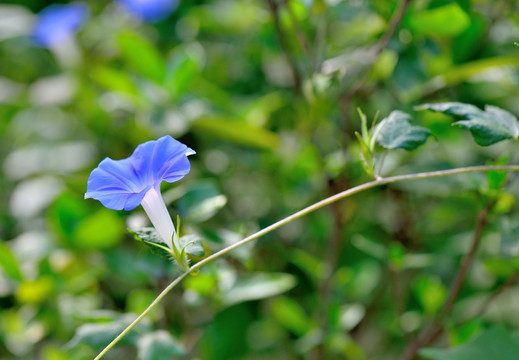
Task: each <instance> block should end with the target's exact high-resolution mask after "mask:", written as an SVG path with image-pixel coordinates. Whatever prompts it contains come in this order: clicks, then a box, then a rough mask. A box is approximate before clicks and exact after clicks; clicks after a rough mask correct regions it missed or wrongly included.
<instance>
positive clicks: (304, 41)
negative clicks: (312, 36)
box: [283, 0, 311, 59]
mask: <svg viewBox="0 0 519 360" xmlns="http://www.w3.org/2000/svg"><path fill="white" fill-rule="evenodd" d="M283 2H284V4H285V7H286V8H287V13H288V16H289V17H290V20H291V21H292V24H294V32H295V34H296V39H297V41H298V42H299V46H300V47H301V50H302V51H303V52H304V53H305V55H306V56H307V58H308V59H310V57H311V48H310V41H308V38H307V37H306V35H305V32H304V31H303V28H302V27H301V24H300V23H299V21H298V20H297V17H296V14H294V11H293V10H292V8H291V7H290V4H289V3H288V0H283Z"/></svg>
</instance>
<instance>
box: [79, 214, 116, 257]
mask: <svg viewBox="0 0 519 360" xmlns="http://www.w3.org/2000/svg"><path fill="white" fill-rule="evenodd" d="M123 234H124V223H123V221H122V220H121V218H120V217H119V216H118V215H117V213H115V212H113V211H110V210H107V209H101V210H99V211H97V212H96V213H94V214H92V215H90V216H88V217H87V218H86V219H84V220H82V221H81V222H80V223H79V225H78V226H77V228H76V230H75V232H74V242H75V244H76V245H77V246H78V247H80V248H83V249H109V248H111V247H113V246H115V245H117V244H118V243H119V242H120V241H121V239H122V237H123Z"/></svg>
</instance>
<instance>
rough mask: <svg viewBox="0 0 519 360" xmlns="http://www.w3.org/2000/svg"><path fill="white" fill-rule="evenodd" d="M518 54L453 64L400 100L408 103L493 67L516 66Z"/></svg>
mask: <svg viewBox="0 0 519 360" xmlns="http://www.w3.org/2000/svg"><path fill="white" fill-rule="evenodd" d="M518 66H519V56H498V57H492V58H486V59H478V60H474V61H471V62H467V63H464V64H461V65H457V66H453V67H451V68H449V69H448V70H446V71H445V72H444V73H443V74H441V75H438V76H435V77H433V78H432V79H430V80H428V81H426V82H425V83H423V84H420V85H417V86H416V87H413V88H411V89H410V90H408V91H405V92H404V93H403V94H402V95H401V96H402V101H404V102H406V103H410V102H413V101H416V100H419V99H421V98H423V97H424V96H427V95H429V94H432V93H434V92H436V91H438V90H440V89H442V88H444V87H446V86H452V85H456V84H459V83H461V82H464V81H467V80H470V79H472V78H475V77H476V76H478V75H484V74H485V73H489V72H492V71H493V70H495V69H509V68H511V67H514V68H517V67H518Z"/></svg>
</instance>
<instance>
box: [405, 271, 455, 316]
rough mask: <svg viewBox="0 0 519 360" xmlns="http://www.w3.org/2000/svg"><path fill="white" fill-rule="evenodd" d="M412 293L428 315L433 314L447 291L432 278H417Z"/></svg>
mask: <svg viewBox="0 0 519 360" xmlns="http://www.w3.org/2000/svg"><path fill="white" fill-rule="evenodd" d="M413 291H414V293H415V295H416V297H417V298H418V300H419V302H420V304H421V305H422V307H423V308H424V310H425V312H426V313H427V314H429V315H432V314H435V313H436V312H437V311H438V310H439V309H440V307H441V306H442V305H443V302H444V301H445V299H446V298H447V289H446V288H445V286H444V285H443V284H442V283H441V282H440V280H438V279H437V278H435V277H433V276H425V275H424V276H421V277H419V278H418V279H417V280H416V282H415V283H414V286H413Z"/></svg>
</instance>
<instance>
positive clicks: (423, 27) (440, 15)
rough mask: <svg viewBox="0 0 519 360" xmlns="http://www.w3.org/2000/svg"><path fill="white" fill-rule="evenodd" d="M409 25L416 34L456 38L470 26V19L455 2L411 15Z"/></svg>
mask: <svg viewBox="0 0 519 360" xmlns="http://www.w3.org/2000/svg"><path fill="white" fill-rule="evenodd" d="M409 25H410V27H411V29H412V30H413V32H415V33H417V34H426V35H443V36H456V35H459V34H461V33H462V32H463V31H464V30H465V29H466V28H467V27H468V26H469V25H470V17H469V16H468V15H467V13H466V12H465V11H463V9H461V7H460V6H459V5H458V4H457V3H456V2H451V3H450V4H448V5H445V6H441V7H437V8H434V9H428V10H424V11H420V12H417V13H414V14H412V15H411V16H410V17H409Z"/></svg>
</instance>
